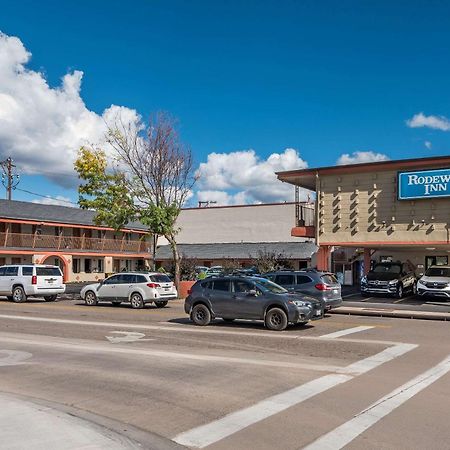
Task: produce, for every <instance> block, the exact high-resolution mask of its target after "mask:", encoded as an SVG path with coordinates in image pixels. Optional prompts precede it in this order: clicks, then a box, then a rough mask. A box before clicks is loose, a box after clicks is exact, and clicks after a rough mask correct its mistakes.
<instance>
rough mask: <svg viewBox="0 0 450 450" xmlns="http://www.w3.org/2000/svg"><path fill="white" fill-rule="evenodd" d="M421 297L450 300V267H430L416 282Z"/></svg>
mask: <svg viewBox="0 0 450 450" xmlns="http://www.w3.org/2000/svg"><path fill="white" fill-rule="evenodd" d="M417 293H418V294H419V295H421V296H430V297H444V298H450V266H431V267H429V268H428V269H427V271H426V272H425V275H423V276H422V278H420V280H419V281H418V282H417Z"/></svg>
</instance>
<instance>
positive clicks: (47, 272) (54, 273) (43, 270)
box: [36, 267, 61, 277]
mask: <svg viewBox="0 0 450 450" xmlns="http://www.w3.org/2000/svg"><path fill="white" fill-rule="evenodd" d="M36 275H40V276H41V277H50V276H51V277H60V276H61V270H59V267H36Z"/></svg>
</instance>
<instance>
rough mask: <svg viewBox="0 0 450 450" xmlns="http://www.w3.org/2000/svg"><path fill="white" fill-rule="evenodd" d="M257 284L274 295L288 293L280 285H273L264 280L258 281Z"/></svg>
mask: <svg viewBox="0 0 450 450" xmlns="http://www.w3.org/2000/svg"><path fill="white" fill-rule="evenodd" d="M256 284H258V285H259V286H261V287H262V288H264V289H267V290H268V291H270V292H273V293H274V294H285V293H286V292H288V291H287V290H286V289H285V288H283V287H281V286H279V285H278V284H275V283H272V282H271V281H269V280H265V279H264V278H261V279H258V281H257V282H256Z"/></svg>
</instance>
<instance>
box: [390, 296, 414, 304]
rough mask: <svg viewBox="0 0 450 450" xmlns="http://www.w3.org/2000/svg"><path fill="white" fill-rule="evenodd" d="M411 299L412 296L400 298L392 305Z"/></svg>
mask: <svg viewBox="0 0 450 450" xmlns="http://www.w3.org/2000/svg"><path fill="white" fill-rule="evenodd" d="M410 298H412V295H410V296H409V297H403V298H399V299H398V300H394V301H393V302H392V303H400V302H404V301H405V300H409V299H410Z"/></svg>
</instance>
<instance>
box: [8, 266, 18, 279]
mask: <svg viewBox="0 0 450 450" xmlns="http://www.w3.org/2000/svg"><path fill="white" fill-rule="evenodd" d="M5 273H6V276H7V277H15V276H17V274H18V273H19V268H18V267H17V266H9V267H7V268H6V272H5Z"/></svg>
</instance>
